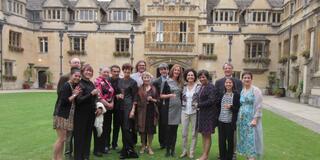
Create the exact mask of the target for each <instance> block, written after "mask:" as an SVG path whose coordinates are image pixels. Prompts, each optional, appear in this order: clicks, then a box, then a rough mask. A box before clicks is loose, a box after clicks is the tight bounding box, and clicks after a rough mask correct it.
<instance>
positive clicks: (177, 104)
mask: <svg viewBox="0 0 320 160" xmlns="http://www.w3.org/2000/svg"><path fill="white" fill-rule="evenodd" d="M182 72H183V71H182V67H181V66H180V65H178V64H175V65H173V66H172V68H171V70H170V72H169V79H168V80H167V81H166V82H165V84H164V87H163V92H162V94H161V95H160V97H161V98H162V99H169V111H168V127H167V133H168V136H167V152H166V155H165V156H166V157H169V156H172V157H174V156H175V145H176V141H177V131H178V125H179V124H180V122H181V92H182V86H183V75H182Z"/></svg>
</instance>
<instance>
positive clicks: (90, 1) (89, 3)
mask: <svg viewBox="0 0 320 160" xmlns="http://www.w3.org/2000/svg"><path fill="white" fill-rule="evenodd" d="M97 3H98V2H97V1H96V0H78V1H77V4H76V5H75V7H76V8H98V4H97Z"/></svg>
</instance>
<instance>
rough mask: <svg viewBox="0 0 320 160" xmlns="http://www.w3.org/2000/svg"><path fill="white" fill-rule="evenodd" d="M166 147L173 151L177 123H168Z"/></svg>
mask: <svg viewBox="0 0 320 160" xmlns="http://www.w3.org/2000/svg"><path fill="white" fill-rule="evenodd" d="M167 131H168V134H167V149H169V150H172V151H174V150H175V147H176V142H177V132H178V125H168V128H167Z"/></svg>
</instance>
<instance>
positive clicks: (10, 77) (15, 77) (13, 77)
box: [3, 75, 17, 82]
mask: <svg viewBox="0 0 320 160" xmlns="http://www.w3.org/2000/svg"><path fill="white" fill-rule="evenodd" d="M3 79H4V80H5V81H7V82H15V81H16V80H17V76H8V75H3Z"/></svg>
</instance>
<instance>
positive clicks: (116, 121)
mask: <svg viewBox="0 0 320 160" xmlns="http://www.w3.org/2000/svg"><path fill="white" fill-rule="evenodd" d="M111 113H112V115H113V124H112V147H117V146H118V137H119V131H120V122H121V121H120V117H121V116H120V110H119V109H113V110H112V112H111ZM109 146H110V145H109ZM109 146H107V147H109Z"/></svg>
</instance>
